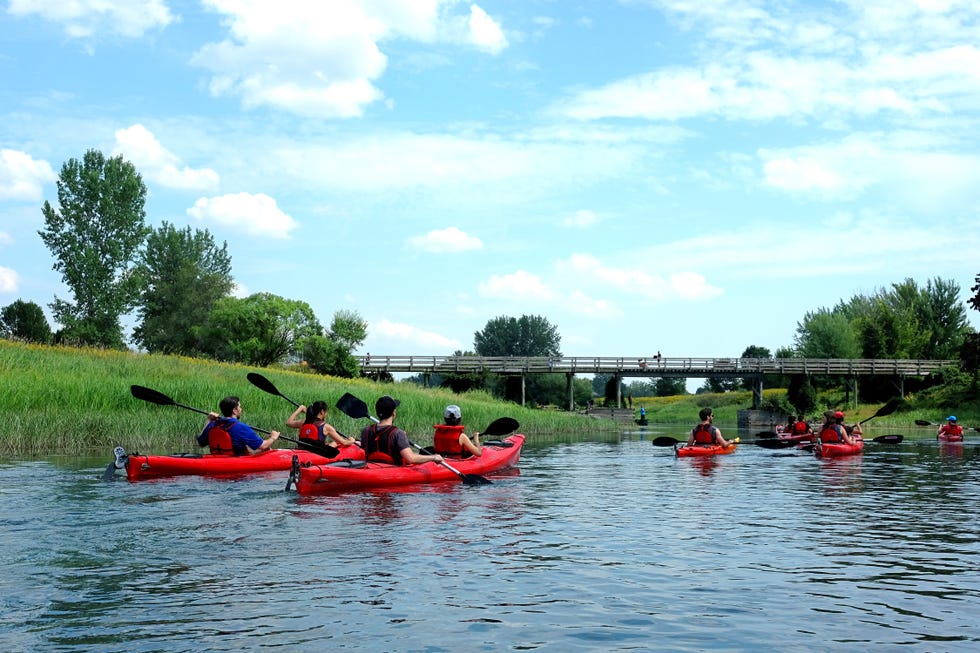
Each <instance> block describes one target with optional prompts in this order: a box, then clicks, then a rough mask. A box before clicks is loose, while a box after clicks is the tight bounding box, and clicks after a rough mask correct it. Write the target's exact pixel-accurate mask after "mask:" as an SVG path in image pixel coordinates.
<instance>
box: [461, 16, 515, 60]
mask: <svg viewBox="0 0 980 653" xmlns="http://www.w3.org/2000/svg"><path fill="white" fill-rule="evenodd" d="M468 22H469V36H470V41H471V42H472V43H473V44H474V45H476V46H477V47H478V48H480V49H481V50H485V51H487V52H489V53H491V54H498V53H500V52H501V51H503V50H504V49H505V48H506V47H507V37H506V36H504V30H503V29H501V27H500V24H499V23H498V22H497V21H495V20H494V19H493V18H491V17H490V16H489V15H487V12H485V11H484V10H483V9H481V8H480V7H478V6H477V5H470V17H469V21H468Z"/></svg>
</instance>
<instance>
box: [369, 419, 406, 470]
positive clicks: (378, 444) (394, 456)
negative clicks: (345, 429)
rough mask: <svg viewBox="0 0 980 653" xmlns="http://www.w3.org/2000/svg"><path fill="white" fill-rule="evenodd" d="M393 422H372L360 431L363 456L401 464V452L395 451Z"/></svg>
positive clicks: (395, 428)
mask: <svg viewBox="0 0 980 653" xmlns="http://www.w3.org/2000/svg"><path fill="white" fill-rule="evenodd" d="M396 430H398V427H396V426H395V425H394V424H386V425H384V426H380V425H378V424H372V425H371V426H369V427H367V428H366V429H364V431H363V432H362V433H361V446H362V447H364V457H365V458H367V459H368V460H375V461H380V462H391V463H392V464H393V465H401V464H402V452H401V451H400V450H399V451H395V450H394V449H395V431H396Z"/></svg>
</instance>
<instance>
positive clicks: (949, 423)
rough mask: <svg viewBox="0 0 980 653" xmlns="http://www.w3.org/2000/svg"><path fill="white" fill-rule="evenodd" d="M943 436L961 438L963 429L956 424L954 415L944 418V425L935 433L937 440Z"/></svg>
mask: <svg viewBox="0 0 980 653" xmlns="http://www.w3.org/2000/svg"><path fill="white" fill-rule="evenodd" d="M944 435H945V436H950V435H953V436H957V435H958V436H962V435H963V427H962V426H960V425H959V424H958V423H957V422H956V415H950V416H949V417H947V418H946V423H945V424H943V425H942V426H940V427H939V430H938V431H936V437H937V438H939V437H942V436H944Z"/></svg>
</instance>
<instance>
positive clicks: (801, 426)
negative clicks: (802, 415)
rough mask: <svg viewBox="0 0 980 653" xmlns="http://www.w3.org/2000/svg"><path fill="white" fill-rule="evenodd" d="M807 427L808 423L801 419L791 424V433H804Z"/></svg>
mask: <svg viewBox="0 0 980 653" xmlns="http://www.w3.org/2000/svg"><path fill="white" fill-rule="evenodd" d="M809 428H810V427H809V425H808V424H807V423H806V422H804V421H802V420H801V421H799V422H797V423H796V424H794V425H793V435H806V432H807V431H808V430H809Z"/></svg>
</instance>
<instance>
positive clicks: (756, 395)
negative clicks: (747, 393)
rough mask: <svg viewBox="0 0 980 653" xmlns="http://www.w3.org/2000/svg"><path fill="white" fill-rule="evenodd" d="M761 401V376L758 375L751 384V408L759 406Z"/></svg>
mask: <svg viewBox="0 0 980 653" xmlns="http://www.w3.org/2000/svg"><path fill="white" fill-rule="evenodd" d="M761 403H762V377H759V378H758V379H756V380H755V382H754V383H753V384H752V410H756V409H758V408H759V405H760V404H761Z"/></svg>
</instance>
